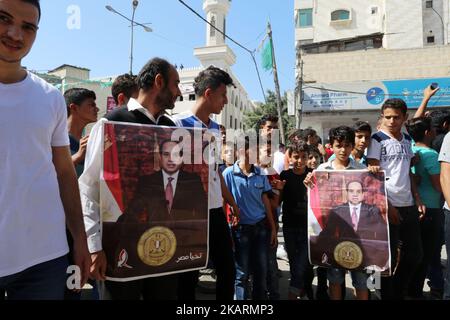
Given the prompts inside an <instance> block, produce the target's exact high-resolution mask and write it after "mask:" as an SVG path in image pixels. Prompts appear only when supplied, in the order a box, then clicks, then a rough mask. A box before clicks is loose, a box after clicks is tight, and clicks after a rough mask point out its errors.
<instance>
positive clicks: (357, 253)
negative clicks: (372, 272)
mask: <svg viewBox="0 0 450 320" xmlns="http://www.w3.org/2000/svg"><path fill="white" fill-rule="evenodd" d="M334 260H336V262H337V263H338V264H339V265H340V266H342V267H344V268H345V269H355V268H357V267H359V266H360V265H361V263H362V260H363V253H362V250H361V248H360V247H359V246H358V245H357V244H355V243H354V242H351V241H343V242H341V243H339V244H338V245H337V246H336V248H335V249H334Z"/></svg>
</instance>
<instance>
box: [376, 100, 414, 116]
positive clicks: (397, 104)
mask: <svg viewBox="0 0 450 320" xmlns="http://www.w3.org/2000/svg"><path fill="white" fill-rule="evenodd" d="M386 109H395V110H400V111H401V112H402V113H403V114H404V115H405V114H406V113H407V112H408V107H407V106H406V102H405V101H403V100H402V99H399V98H392V99H387V100H386V101H385V102H384V103H383V105H382V106H381V112H384V110H386Z"/></svg>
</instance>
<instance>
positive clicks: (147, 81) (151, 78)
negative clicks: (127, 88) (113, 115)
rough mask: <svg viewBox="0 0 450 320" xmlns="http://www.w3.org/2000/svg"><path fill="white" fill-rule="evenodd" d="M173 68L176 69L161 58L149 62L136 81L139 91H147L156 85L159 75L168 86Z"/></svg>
mask: <svg viewBox="0 0 450 320" xmlns="http://www.w3.org/2000/svg"><path fill="white" fill-rule="evenodd" d="M171 68H175V67H174V66H173V65H172V64H170V62H168V61H167V60H164V59H161V58H153V59H151V60H150V61H148V62H147V63H146V64H145V66H143V67H142V69H141V71H139V74H138V76H137V79H136V83H137V86H138V89H143V90H145V91H147V90H148V89H150V88H151V87H153V84H154V83H155V78H156V76H157V75H158V74H161V76H162V77H163V79H164V82H165V83H166V84H167V83H168V81H169V71H170V69H171Z"/></svg>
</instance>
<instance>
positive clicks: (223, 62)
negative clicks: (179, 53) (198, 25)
mask: <svg viewBox="0 0 450 320" xmlns="http://www.w3.org/2000/svg"><path fill="white" fill-rule="evenodd" d="M230 5H231V1H230V0H203V10H204V11H205V13H206V19H207V20H208V21H209V22H210V23H211V24H212V25H214V26H215V27H216V28H217V29H219V30H222V31H223V32H224V33H226V17H227V14H228V10H229V9H230ZM194 55H195V56H196V57H197V58H198V59H199V60H200V62H201V64H202V66H203V67H208V66H209V65H215V66H217V67H220V68H222V69H225V70H229V69H230V67H231V66H232V65H233V64H234V63H235V62H236V55H235V54H234V52H233V50H231V48H230V47H228V45H227V44H226V43H225V37H224V36H223V34H221V33H220V32H219V31H217V30H215V29H214V28H213V27H211V26H210V25H209V24H206V46H205V47H201V48H196V49H194Z"/></svg>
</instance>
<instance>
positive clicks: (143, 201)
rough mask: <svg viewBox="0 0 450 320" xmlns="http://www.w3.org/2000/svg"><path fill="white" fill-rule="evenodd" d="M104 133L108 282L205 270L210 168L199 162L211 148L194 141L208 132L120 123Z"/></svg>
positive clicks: (103, 204) (109, 124)
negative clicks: (201, 155) (197, 134)
mask: <svg viewBox="0 0 450 320" xmlns="http://www.w3.org/2000/svg"><path fill="white" fill-rule="evenodd" d="M103 129H104V132H103V137H104V142H103V145H104V151H103V163H102V164H103V170H102V177H101V179H100V213H101V217H102V245H103V250H104V251H105V254H106V257H107V261H108V266H107V270H106V276H107V279H108V280H112V281H131V280H137V279H142V278H146V277H154V276H161V275H167V274H173V273H179V272H186V271H190V270H198V269H201V268H205V267H206V265H207V260H208V216H209V215H208V176H209V165H208V164H207V163H206V162H205V161H204V159H203V157H197V156H195V155H198V154H203V150H204V149H205V148H206V147H207V146H206V145H205V143H204V142H202V141H200V143H197V145H195V143H194V139H191V138H192V137H194V136H195V134H194V131H196V130H197V131H200V137H202V135H201V133H203V130H202V129H186V128H170V127H160V126H150V125H141V124H131V123H127V124H125V123H118V122H106V123H105V124H104V127H103ZM197 133H199V132H197ZM197 149H198V150H197Z"/></svg>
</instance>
